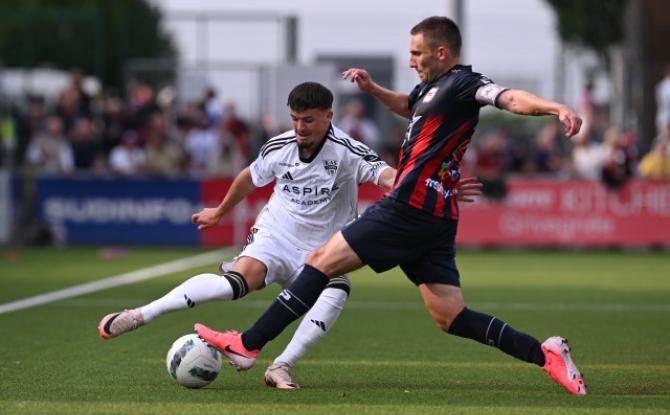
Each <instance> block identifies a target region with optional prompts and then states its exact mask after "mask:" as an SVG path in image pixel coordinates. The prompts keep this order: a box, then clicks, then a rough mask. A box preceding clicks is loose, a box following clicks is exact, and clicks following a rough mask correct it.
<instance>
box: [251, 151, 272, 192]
mask: <svg viewBox="0 0 670 415" xmlns="http://www.w3.org/2000/svg"><path fill="white" fill-rule="evenodd" d="M274 166H275V163H274V162H273V157H272V155H268V156H267V157H262V156H261V155H259V156H258V158H257V159H256V160H254V161H253V162H252V163H251V165H250V166H249V170H250V171H251V181H252V182H253V183H254V186H256V187H263V186H265V185H268V184H270V183H272V181H273V180H274V179H275V168H274Z"/></svg>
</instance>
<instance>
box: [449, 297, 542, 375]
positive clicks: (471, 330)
mask: <svg viewBox="0 0 670 415" xmlns="http://www.w3.org/2000/svg"><path fill="white" fill-rule="evenodd" d="M449 333H450V334H454V335H456V336H460V337H465V338H468V339H472V340H476V341H478V342H480V343H483V344H487V345H489V346H492V347H497V348H498V349H500V350H502V351H503V352H505V353H507V354H509V355H511V356H514V357H516V358H517V359H521V360H523V361H526V362H529V363H535V364H536V365H538V366H540V367H542V366H544V353H542V349H541V347H540V342H538V341H537V339H536V338H535V337H532V336H529V335H528V334H526V333H522V332H520V331H516V330H514V329H513V328H512V327H511V326H509V325H508V324H507V323H505V322H504V321H502V320H500V319H498V318H496V317H492V316H489V315H488V314H484V313H480V312H478V311H474V310H470V309H468V308H467V307H466V308H464V309H463V311H461V312H460V314H459V315H458V316H456V318H455V319H454V321H453V322H452V323H451V326H450V327H449Z"/></svg>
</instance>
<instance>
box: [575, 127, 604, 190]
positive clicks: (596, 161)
mask: <svg viewBox="0 0 670 415" xmlns="http://www.w3.org/2000/svg"><path fill="white" fill-rule="evenodd" d="M572 143H573V145H574V146H573V148H572V165H573V170H574V174H575V176H576V177H577V178H578V179H585V180H594V181H597V180H600V177H601V174H602V169H603V167H604V166H605V162H606V161H607V146H606V145H604V144H602V143H595V142H592V141H591V139H590V138H589V136H588V135H585V134H582V133H581V132H580V133H579V134H577V135H575V136H574V137H573V138H572Z"/></svg>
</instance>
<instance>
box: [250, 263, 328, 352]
mask: <svg viewBox="0 0 670 415" xmlns="http://www.w3.org/2000/svg"><path fill="white" fill-rule="evenodd" d="M328 281H329V279H328V277H326V275H325V274H324V273H323V272H321V271H319V270H318V269H316V268H314V267H311V266H309V265H305V268H304V269H303V270H302V272H301V273H300V275H298V278H296V280H295V281H293V284H291V286H290V287H288V288H287V289H285V290H283V291H282V292H281V293H279V295H278V296H277V299H276V300H275V301H274V302H273V303H272V304H270V307H269V308H268V309H267V310H266V311H265V313H263V315H262V316H261V317H260V318H259V319H258V320H256V323H254V325H253V326H252V327H251V328H250V329H249V330H247V331H245V332H244V333H242V344H243V345H244V347H246V348H247V350H257V349H260V348H262V347H263V346H265V343H267V342H269V341H270V340H272V339H274V338H275V337H277V336H279V334H280V333H281V332H282V331H284V329H285V328H286V326H288V325H289V324H291V323H292V322H294V321H295V320H297V319H298V318H300V316H302V315H303V314H305V313H306V312H307V311H308V310H309V309H310V308H312V306H313V305H314V303H315V302H316V300H317V299H318V298H319V295H321V291H323V289H324V288H326V284H328Z"/></svg>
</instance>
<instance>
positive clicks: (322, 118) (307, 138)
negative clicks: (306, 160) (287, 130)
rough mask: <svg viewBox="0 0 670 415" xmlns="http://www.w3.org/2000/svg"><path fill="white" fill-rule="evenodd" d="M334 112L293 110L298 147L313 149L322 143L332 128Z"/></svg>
mask: <svg viewBox="0 0 670 415" xmlns="http://www.w3.org/2000/svg"><path fill="white" fill-rule="evenodd" d="M332 119H333V112H332V111H329V110H322V109H318V108H312V109H308V110H305V111H295V110H291V120H292V123H293V130H294V131H295V135H296V140H297V141H298V147H300V148H311V147H313V146H314V147H315V146H317V145H318V144H320V143H321V141H322V140H323V138H324V137H325V136H326V133H327V132H328V129H329V128H330V121H331V120H332Z"/></svg>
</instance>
